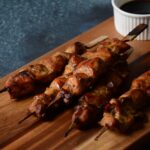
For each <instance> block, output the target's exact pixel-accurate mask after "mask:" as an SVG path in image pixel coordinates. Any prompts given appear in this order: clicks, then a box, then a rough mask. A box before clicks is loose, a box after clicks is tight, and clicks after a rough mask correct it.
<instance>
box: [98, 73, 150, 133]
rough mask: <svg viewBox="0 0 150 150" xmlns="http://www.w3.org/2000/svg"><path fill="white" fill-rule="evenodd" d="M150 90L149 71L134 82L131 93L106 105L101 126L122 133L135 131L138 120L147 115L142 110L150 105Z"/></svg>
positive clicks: (128, 92)
mask: <svg viewBox="0 0 150 150" xmlns="http://www.w3.org/2000/svg"><path fill="white" fill-rule="evenodd" d="M149 89H150V71H147V72H145V73H144V74H142V75H141V76H139V77H137V78H136V79H134V80H133V82H132V84H131V88H130V90H129V91H127V92H126V93H124V94H123V95H121V96H120V97H119V98H118V99H112V100H111V101H110V103H109V104H108V105H106V108H105V112H104V114H103V118H102V120H101V122H100V124H101V125H102V126H106V127H107V128H109V129H112V130H118V131H120V132H128V131H130V130H131V129H133V127H134V126H135V124H136V123H137V120H140V119H141V118H143V115H145V114H144V112H143V111H141V110H142V109H144V108H146V106H147V105H148V104H149V101H148V100H149V97H150V95H149V92H148V90H149Z"/></svg>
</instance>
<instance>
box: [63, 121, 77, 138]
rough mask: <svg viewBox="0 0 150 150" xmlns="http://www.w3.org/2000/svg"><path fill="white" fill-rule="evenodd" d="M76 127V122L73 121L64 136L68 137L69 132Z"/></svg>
mask: <svg viewBox="0 0 150 150" xmlns="http://www.w3.org/2000/svg"><path fill="white" fill-rule="evenodd" d="M75 127H76V123H75V122H72V123H71V125H70V126H69V128H68V130H67V131H66V132H65V134H64V137H67V136H68V134H69V133H70V132H71V131H72V130H73V129H74V128H75Z"/></svg>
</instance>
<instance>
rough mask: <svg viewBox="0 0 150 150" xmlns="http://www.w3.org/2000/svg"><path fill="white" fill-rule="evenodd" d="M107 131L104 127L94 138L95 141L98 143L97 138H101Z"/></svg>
mask: <svg viewBox="0 0 150 150" xmlns="http://www.w3.org/2000/svg"><path fill="white" fill-rule="evenodd" d="M106 130H107V128H106V127H103V128H102V129H101V130H100V132H99V133H98V135H97V136H96V137H95V139H94V140H95V141H98V139H99V137H100V136H102V135H103V134H104V132H105V131H106Z"/></svg>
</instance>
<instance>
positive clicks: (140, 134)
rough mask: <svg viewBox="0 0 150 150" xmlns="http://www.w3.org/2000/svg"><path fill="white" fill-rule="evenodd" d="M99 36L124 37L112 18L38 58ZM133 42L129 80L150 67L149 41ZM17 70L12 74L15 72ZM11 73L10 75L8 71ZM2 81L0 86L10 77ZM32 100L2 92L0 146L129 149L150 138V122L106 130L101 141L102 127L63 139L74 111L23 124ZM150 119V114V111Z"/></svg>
mask: <svg viewBox="0 0 150 150" xmlns="http://www.w3.org/2000/svg"><path fill="white" fill-rule="evenodd" d="M100 35H108V36H109V37H120V38H121V36H120V35H119V34H118V33H117V32H116V31H115V28H114V23H113V18H110V19H108V20H106V21H105V22H103V23H101V24H99V25H97V26H96V27H94V28H92V29H91V30H89V31H87V32H85V33H83V34H80V35H79V36H77V37H75V38H74V39H72V40H70V41H69V42H67V43H65V44H63V45H61V46H59V47H58V48H56V49H54V50H53V51H50V52H49V53H47V54H45V55H44V56H42V57H40V58H38V59H37V60H35V61H33V62H32V63H35V62H37V61H38V60H39V59H44V58H45V57H48V56H50V55H51V53H52V52H54V51H61V50H64V49H65V48H67V47H68V46H69V45H72V44H73V43H74V42H75V41H82V42H84V43H86V42H89V41H91V40H93V39H95V38H97V37H99V36H100ZM130 44H131V45H132V46H133V47H134V52H133V54H132V55H131V57H130V58H129V60H128V61H129V63H130V69H131V74H130V79H129V83H130V82H131V80H132V79H133V78H135V77H136V76H138V75H140V74H141V73H142V72H144V71H146V70H148V69H150V41H133V42H130ZM14 73H15V72H13V73H11V75H12V74H14ZM9 75H10V74H9ZM9 75H7V76H5V77H3V78H2V79H1V80H0V88H1V87H2V86H3V84H4V82H5V81H6V79H7V78H8V76H9ZM31 101H32V97H30V98H26V99H22V100H20V101H14V100H11V99H10V97H9V95H8V93H7V92H5V93H2V94H0V147H1V148H3V149H10V150H12V149H21V150H24V149H60V150H65V149H67V150H68V149H69V150H70V149H89V150H96V149H100V150H108V149H128V148H130V147H131V146H132V145H136V146H137V143H139V140H140V139H145V138H148V137H149V136H148V135H149V134H150V121H148V122H147V123H146V124H145V126H144V127H143V128H141V129H140V130H138V131H136V132H134V133H132V134H130V135H121V134H116V133H113V132H110V131H106V132H105V133H104V134H103V135H102V136H101V138H100V139H99V140H98V141H94V138H95V136H96V135H97V132H98V131H99V130H100V128H95V129H90V130H87V131H79V130H74V131H73V132H72V133H71V134H70V135H69V136H68V137H67V138H64V132H65V130H66V129H67V127H68V125H69V123H70V119H71V115H72V112H73V110H72V109H70V110H67V111H64V112H62V113H60V114H59V115H58V116H56V117H55V118H54V119H53V120H51V121H47V122H42V121H38V120H37V119H36V118H35V117H31V118H30V119H28V120H26V121H25V122H23V123H22V124H20V125H19V124H18V121H19V120H20V119H21V118H22V117H23V116H24V115H25V114H26V111H27V107H28V106H29V104H30V103H31ZM148 117H149V119H150V113H149V112H148Z"/></svg>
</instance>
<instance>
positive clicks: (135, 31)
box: [122, 24, 148, 42]
mask: <svg viewBox="0 0 150 150" xmlns="http://www.w3.org/2000/svg"><path fill="white" fill-rule="evenodd" d="M147 27H148V25H147V24H139V25H138V26H136V27H135V28H134V29H133V30H132V31H131V32H129V33H128V35H126V36H125V37H124V38H123V39H122V41H124V42H128V41H132V40H134V39H135V38H136V37H137V36H138V35H139V34H140V33H141V32H143V31H144V30H145V29H146V28H147Z"/></svg>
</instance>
